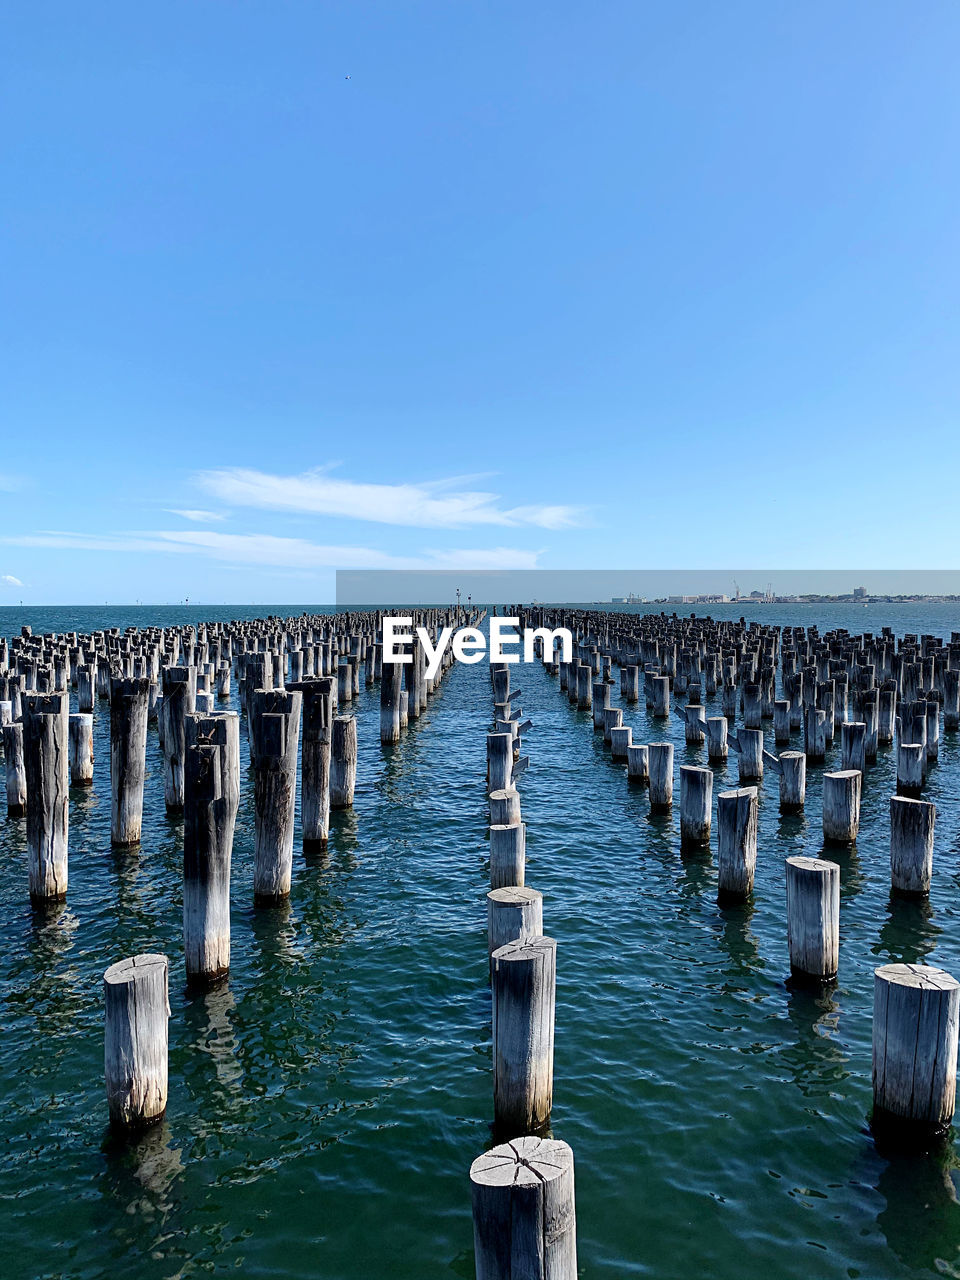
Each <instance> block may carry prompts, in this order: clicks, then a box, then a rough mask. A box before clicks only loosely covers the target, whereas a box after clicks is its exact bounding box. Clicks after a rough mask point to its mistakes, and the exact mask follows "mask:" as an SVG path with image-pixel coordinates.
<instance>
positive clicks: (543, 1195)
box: [470, 1136, 577, 1280]
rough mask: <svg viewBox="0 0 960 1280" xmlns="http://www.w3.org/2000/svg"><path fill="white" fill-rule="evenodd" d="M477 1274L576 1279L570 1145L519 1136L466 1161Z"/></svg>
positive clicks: (514, 1279) (495, 1278) (516, 1279)
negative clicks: (468, 1171)
mask: <svg viewBox="0 0 960 1280" xmlns="http://www.w3.org/2000/svg"><path fill="white" fill-rule="evenodd" d="M470 1185H471V1192H472V1197H473V1252H474V1259H475V1268H476V1277H477V1280H521V1278H522V1280H577V1228H576V1212H575V1206H574V1189H573V1152H572V1151H571V1150H570V1148H569V1147H568V1146H567V1144H566V1143H565V1142H557V1141H556V1140H554V1139H547V1138H536V1137H529V1136H528V1137H520V1138H515V1139H514V1140H513V1141H512V1142H508V1143H505V1144H504V1145H503V1146H499V1147H494V1148H493V1149H492V1150H491V1151H488V1152H486V1153H485V1154H484V1155H482V1156H478V1157H477V1159H476V1160H474V1162H473V1164H472V1165H471V1167H470Z"/></svg>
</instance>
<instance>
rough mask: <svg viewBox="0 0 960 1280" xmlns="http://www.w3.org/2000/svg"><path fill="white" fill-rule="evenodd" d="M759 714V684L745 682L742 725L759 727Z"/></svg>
mask: <svg viewBox="0 0 960 1280" xmlns="http://www.w3.org/2000/svg"><path fill="white" fill-rule="evenodd" d="M761 716H762V708H761V705H760V686H759V685H758V684H745V685H744V686H743V727H744V728H745V729H759V728H760V725H761Z"/></svg>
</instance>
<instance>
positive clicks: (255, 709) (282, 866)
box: [250, 689, 302, 906]
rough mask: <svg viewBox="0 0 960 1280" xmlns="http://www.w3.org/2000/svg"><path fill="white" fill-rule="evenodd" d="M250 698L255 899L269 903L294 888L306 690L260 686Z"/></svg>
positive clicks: (259, 904) (257, 903)
mask: <svg viewBox="0 0 960 1280" xmlns="http://www.w3.org/2000/svg"><path fill="white" fill-rule="evenodd" d="M250 697H251V702H252V713H253V714H252V721H251V723H252V731H253V744H252V757H253V759H252V765H253V774H254V782H253V797H254V813H255V847H254V870H253V893H254V902H255V904H256V905H258V906H269V905H272V904H274V903H277V902H281V901H282V900H283V899H284V898H286V897H288V896H289V893H290V880H291V874H292V869H293V819H294V805H295V802H296V791H297V748H298V745H299V740H300V708H301V702H302V695H301V694H300V693H299V691H297V690H290V691H282V690H275V689H269V690H268V689H256V690H254V691H253V692H252V693H251V695H250Z"/></svg>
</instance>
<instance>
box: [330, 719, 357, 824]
mask: <svg viewBox="0 0 960 1280" xmlns="http://www.w3.org/2000/svg"><path fill="white" fill-rule="evenodd" d="M356 784H357V722H356V719H355V718H354V717H353V716H336V717H335V718H334V721H333V739H332V742H331V745H330V808H331V809H350V808H352V807H353V792H354V788H355V787H356Z"/></svg>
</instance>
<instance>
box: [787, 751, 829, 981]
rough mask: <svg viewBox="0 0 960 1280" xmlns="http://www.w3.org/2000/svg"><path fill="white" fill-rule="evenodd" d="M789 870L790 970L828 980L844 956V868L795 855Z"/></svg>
mask: <svg viewBox="0 0 960 1280" xmlns="http://www.w3.org/2000/svg"><path fill="white" fill-rule="evenodd" d="M802 758H803V757H801V759H802ZM786 873H787V945H788V947H789V951H790V971H791V973H792V974H793V976H794V978H797V979H799V980H801V981H805V980H806V981H810V980H812V981H814V982H828V981H830V980H831V979H832V978H835V977H836V975H837V967H838V965H839V958H840V867H839V865H838V864H837V863H836V862H827V861H825V860H824V859H822V858H805V857H794V858H787V860H786Z"/></svg>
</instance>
